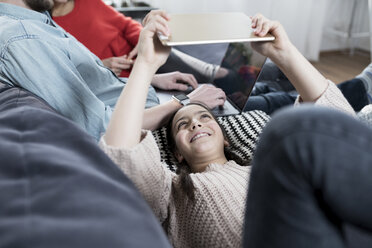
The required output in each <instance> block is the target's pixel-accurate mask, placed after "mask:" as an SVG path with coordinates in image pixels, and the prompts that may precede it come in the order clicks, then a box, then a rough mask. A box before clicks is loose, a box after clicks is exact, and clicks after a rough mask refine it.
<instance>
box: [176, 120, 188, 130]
mask: <svg viewBox="0 0 372 248" xmlns="http://www.w3.org/2000/svg"><path fill="white" fill-rule="evenodd" d="M186 124H187V123H186V122H185V121H181V122H180V123H178V125H177V128H178V130H180V129H181V128H183V127H185V126H186Z"/></svg>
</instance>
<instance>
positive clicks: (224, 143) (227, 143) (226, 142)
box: [223, 139, 230, 147]
mask: <svg viewBox="0 0 372 248" xmlns="http://www.w3.org/2000/svg"><path fill="white" fill-rule="evenodd" d="M223 146H224V147H228V146H230V143H229V141H227V139H224V141H223Z"/></svg>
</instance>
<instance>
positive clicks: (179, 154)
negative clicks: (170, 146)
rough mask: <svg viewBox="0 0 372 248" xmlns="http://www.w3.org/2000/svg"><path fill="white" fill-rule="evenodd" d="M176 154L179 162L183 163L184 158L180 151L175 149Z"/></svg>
mask: <svg viewBox="0 0 372 248" xmlns="http://www.w3.org/2000/svg"><path fill="white" fill-rule="evenodd" d="M174 156H175V157H176V159H177V161H178V163H181V162H182V161H183V159H184V158H183V156H182V155H181V153H179V152H178V150H176V151H174Z"/></svg>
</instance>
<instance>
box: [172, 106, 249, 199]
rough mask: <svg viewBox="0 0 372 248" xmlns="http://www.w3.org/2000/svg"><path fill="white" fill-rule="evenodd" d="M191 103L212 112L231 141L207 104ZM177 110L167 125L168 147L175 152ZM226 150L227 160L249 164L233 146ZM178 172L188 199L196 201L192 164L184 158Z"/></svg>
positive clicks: (178, 165) (225, 136) (223, 131)
mask: <svg viewBox="0 0 372 248" xmlns="http://www.w3.org/2000/svg"><path fill="white" fill-rule="evenodd" d="M190 105H197V106H200V107H202V108H204V109H206V110H207V111H208V112H209V113H210V114H211V116H212V117H213V119H214V120H215V121H216V122H217V124H218V125H219V126H220V128H221V130H222V133H223V136H224V138H225V139H226V140H227V141H229V139H228V138H227V135H226V132H225V130H224V128H223V127H222V126H221V124H220V123H218V121H217V118H216V116H215V115H214V114H213V113H212V112H211V110H210V109H209V108H208V107H207V106H205V105H204V104H202V103H198V102H192V103H189V104H187V105H186V106H190ZM186 106H184V107H186ZM178 111H179V110H178ZM178 111H177V112H178ZM177 112H176V113H174V114H173V115H172V117H171V118H170V120H169V122H168V125H167V141H168V142H167V143H168V149H169V150H170V151H171V152H172V153H173V154H174V153H175V151H176V149H177V146H176V143H175V140H174V138H173V132H172V131H173V129H172V128H173V127H172V122H173V119H174V117H175V115H176V114H177ZM229 142H230V141H229ZM224 152H225V156H226V159H227V160H234V161H235V162H236V163H237V164H240V165H244V166H245V165H248V162H247V161H244V160H243V159H241V158H240V157H239V156H237V155H236V154H235V153H233V152H232V150H231V146H227V147H226V146H225V149H224ZM176 173H177V174H178V175H179V176H180V184H181V190H182V191H183V192H184V193H185V194H186V196H187V198H188V199H190V200H191V201H194V200H195V186H194V184H193V182H192V179H191V177H190V173H191V169H190V166H189V165H188V164H187V162H186V161H185V160H183V161H182V162H180V163H179V164H177V170H176Z"/></svg>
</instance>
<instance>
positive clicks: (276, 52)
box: [251, 14, 293, 61]
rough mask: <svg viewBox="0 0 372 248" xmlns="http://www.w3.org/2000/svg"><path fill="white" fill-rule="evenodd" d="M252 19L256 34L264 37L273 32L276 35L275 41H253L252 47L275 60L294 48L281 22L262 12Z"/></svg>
mask: <svg viewBox="0 0 372 248" xmlns="http://www.w3.org/2000/svg"><path fill="white" fill-rule="evenodd" d="M251 19H252V28H253V29H255V32H254V33H255V35H257V36H260V37H263V36H265V35H267V34H271V35H273V36H274V37H275V40H274V41H268V42H252V47H253V49H255V50H256V51H257V52H259V53H261V54H262V55H264V56H267V57H269V58H270V59H271V60H273V61H275V60H277V59H281V58H282V56H284V55H285V54H286V53H287V51H289V50H290V49H292V46H293V45H292V43H291V42H290V40H289V38H288V36H287V33H286V32H285V30H284V28H283V26H282V25H281V24H280V23H279V22H277V21H271V20H269V19H267V18H266V17H264V16H263V15H261V14H256V15H255V16H253V17H251Z"/></svg>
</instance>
